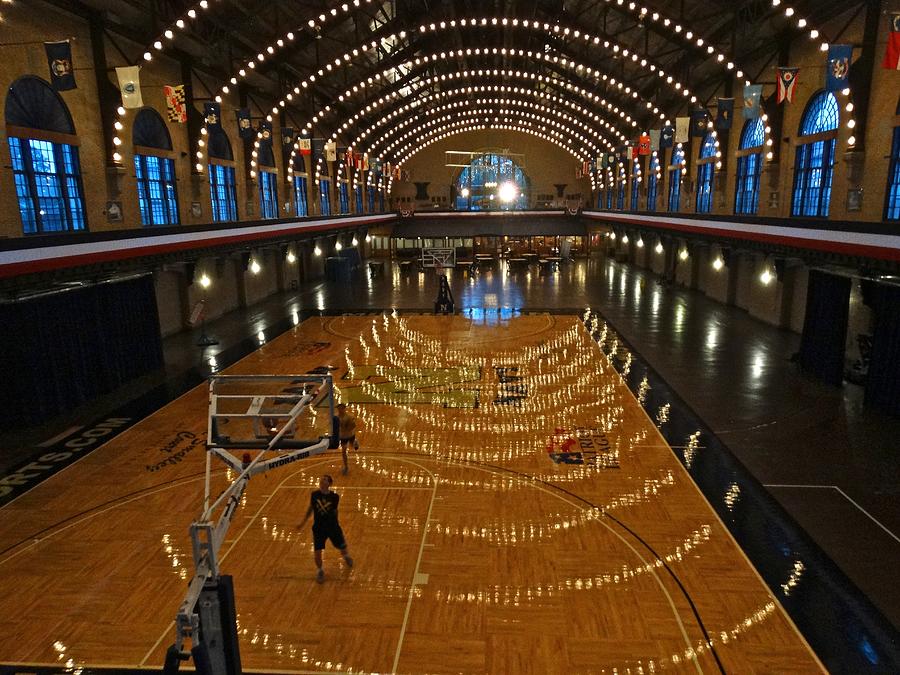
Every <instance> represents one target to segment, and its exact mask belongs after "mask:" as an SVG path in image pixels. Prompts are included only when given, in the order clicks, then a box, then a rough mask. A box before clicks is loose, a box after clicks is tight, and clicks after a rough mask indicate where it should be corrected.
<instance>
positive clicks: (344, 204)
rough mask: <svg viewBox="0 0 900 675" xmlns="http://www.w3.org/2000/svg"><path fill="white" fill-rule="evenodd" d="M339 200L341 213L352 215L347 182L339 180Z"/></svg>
mask: <svg viewBox="0 0 900 675" xmlns="http://www.w3.org/2000/svg"><path fill="white" fill-rule="evenodd" d="M338 198H339V205H340V208H341V213H350V195H349V190H348V188H347V181H345V180H338Z"/></svg>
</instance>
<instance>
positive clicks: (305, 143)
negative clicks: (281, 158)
mask: <svg viewBox="0 0 900 675" xmlns="http://www.w3.org/2000/svg"><path fill="white" fill-rule="evenodd" d="M311 140H312V139H310V137H309V136H301V137H300V154H301V155H303V156H304V157H309V156H310V155H311V154H312V143H311Z"/></svg>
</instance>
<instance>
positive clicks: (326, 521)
mask: <svg viewBox="0 0 900 675" xmlns="http://www.w3.org/2000/svg"><path fill="white" fill-rule="evenodd" d="M333 482H334V481H333V480H332V478H331V476H329V475H328V474H325V475H324V476H322V477H321V478H320V479H319V489H318V490H313V492H312V495H311V496H310V498H309V508H308V509H307V510H306V515H305V516H303V522H302V523H300V524H299V525H298V526H297V529H298V530H299V529H301V528H302V527H303V526H304V525H306V521H307V520H309V516H310V514H312V516H313V526H312V532H313V549H314V551H315V552H314V556H315V560H316V569H317V572H316V582H318V583H320V584H321V583H322V582H323V581H325V571H324V570H323V569H322V551H323V550H324V549H325V542H326V541H328V540H329V539H330V540H331V543H332V545H333V546H334V547H335V548H336V549H338V550H339V551H340V552H341V555H342V556H343V558H344V564H345V565H347V567H353V558H351V557H350V556H349V555H348V554H347V541H346V540H345V539H344V531H343V530H341V526H340V523H338V511H337V510H338V502H340V500H341V496H340V495H339V494H338V493H337V492H332V491H331V484H332V483H333Z"/></svg>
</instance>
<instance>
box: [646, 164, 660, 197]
mask: <svg viewBox="0 0 900 675" xmlns="http://www.w3.org/2000/svg"><path fill="white" fill-rule="evenodd" d="M659 171H660V165H659V153H657V152H654V153H653V155H652V156H651V158H650V169H649V170H648V171H647V210H648V211H656V199H657V196H658V194H659Z"/></svg>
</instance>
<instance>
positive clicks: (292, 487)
mask: <svg viewBox="0 0 900 675" xmlns="http://www.w3.org/2000/svg"><path fill="white" fill-rule="evenodd" d="M339 487H340V488H341V490H420V491H423V492H424V491H426V490H430V489H431V488H428V487H383V486H382V487H379V486H377V485H371V486H369V485H341V486H339ZM278 489H280V490H315V489H316V487H315V486H314V485H312V486H310V485H285V486H283V487H281V488H278Z"/></svg>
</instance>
